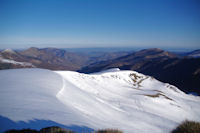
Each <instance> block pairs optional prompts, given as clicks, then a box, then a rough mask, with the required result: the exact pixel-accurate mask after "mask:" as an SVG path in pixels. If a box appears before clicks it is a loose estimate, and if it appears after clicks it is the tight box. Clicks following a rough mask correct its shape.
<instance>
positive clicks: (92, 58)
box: [0, 47, 127, 71]
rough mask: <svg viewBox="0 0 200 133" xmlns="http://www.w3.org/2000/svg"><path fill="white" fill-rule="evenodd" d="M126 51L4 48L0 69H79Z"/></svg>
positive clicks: (1, 53) (1, 54) (0, 53)
mask: <svg viewBox="0 0 200 133" xmlns="http://www.w3.org/2000/svg"><path fill="white" fill-rule="evenodd" d="M126 53H127V52H111V53H104V52H100V53H92V55H91V54H86V53H73V52H68V51H66V50H63V49H57V48H43V49H39V48H35V47H32V48H29V49H27V50H23V51H18V52H17V51H13V50H11V49H6V50H3V51H1V52H0V69H12V68H29V67H38V68H46V69H51V70H73V71H77V70H80V69H81V68H82V67H84V66H86V65H88V64H91V63H94V62H98V61H104V60H110V59H114V58H117V57H119V56H122V55H126Z"/></svg>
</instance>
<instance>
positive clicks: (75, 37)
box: [0, 0, 200, 49]
mask: <svg viewBox="0 0 200 133" xmlns="http://www.w3.org/2000/svg"><path fill="white" fill-rule="evenodd" d="M28 47H58V48H85V47H146V48H150V47H158V48H185V49H187V48H191V49H197V48H200V0H0V48H28Z"/></svg>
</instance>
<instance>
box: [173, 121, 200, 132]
mask: <svg viewBox="0 0 200 133" xmlns="http://www.w3.org/2000/svg"><path fill="white" fill-rule="evenodd" d="M171 133H200V123H199V122H194V121H188V120H186V121H184V122H183V123H181V124H180V125H179V126H178V127H177V128H176V129H174V130H173V131H172V132H171Z"/></svg>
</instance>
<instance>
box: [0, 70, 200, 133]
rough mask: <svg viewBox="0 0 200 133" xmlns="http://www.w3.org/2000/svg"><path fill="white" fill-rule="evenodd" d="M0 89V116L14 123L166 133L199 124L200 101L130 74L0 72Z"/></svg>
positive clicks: (130, 132)
mask: <svg viewBox="0 0 200 133" xmlns="http://www.w3.org/2000/svg"><path fill="white" fill-rule="evenodd" d="M0 85H1V87H0V108H1V109H0V116H2V117H6V118H8V119H10V120H13V121H24V122H28V121H30V120H36V119H37V120H50V121H54V122H56V123H59V124H62V125H67V126H70V125H76V126H85V127H88V128H91V129H102V128H117V129H120V130H123V131H124V132H125V133H132V132H134V133H149V131H150V132H154V133H169V132H170V131H171V130H172V129H173V128H174V127H175V126H177V125H178V124H179V123H180V122H182V121H183V120H185V119H188V120H195V121H200V98H199V97H195V96H192V95H186V94H185V93H183V92H181V91H180V90H179V89H178V88H176V87H174V86H172V85H169V84H165V83H162V82H159V81H158V80H156V79H154V78H152V77H149V76H145V75H143V74H140V73H137V72H134V71H120V70H118V69H112V70H110V71H104V72H101V73H96V74H91V75H88V74H81V73H77V72H71V71H55V72H54V71H50V70H44V69H16V70H1V71H0ZM1 123H3V121H1ZM0 128H1V130H5V129H4V127H0ZM25 128H28V127H25Z"/></svg>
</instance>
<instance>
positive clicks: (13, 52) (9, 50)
mask: <svg viewBox="0 0 200 133" xmlns="http://www.w3.org/2000/svg"><path fill="white" fill-rule="evenodd" d="M2 52H3V53H10V54H16V52H15V51H13V50H12V49H5V50H4V51H2Z"/></svg>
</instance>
